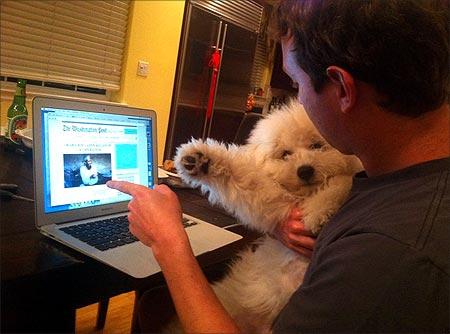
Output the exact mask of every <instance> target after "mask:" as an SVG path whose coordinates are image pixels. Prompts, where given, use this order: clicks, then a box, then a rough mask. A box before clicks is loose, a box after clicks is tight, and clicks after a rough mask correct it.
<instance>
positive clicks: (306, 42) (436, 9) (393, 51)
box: [274, 0, 450, 116]
mask: <svg viewBox="0 0 450 334" xmlns="http://www.w3.org/2000/svg"><path fill="white" fill-rule="evenodd" d="M448 12H449V2H448V0H337V1H336V0H281V2H280V4H279V5H278V7H277V9H276V10H275V11H274V21H275V24H274V27H275V31H276V33H277V37H282V36H286V35H287V34H289V33H290V34H292V36H293V37H294V43H295V53H296V59H297V62H298V65H299V66H300V67H301V68H302V69H303V70H304V71H305V72H306V74H308V76H309V77H310V78H311V81H312V84H313V86H314V88H315V90H316V91H317V92H319V91H320V90H321V89H322V87H323V85H324V84H325V83H326V82H327V81H328V77H327V75H326V69H327V67H328V66H330V65H336V66H340V67H342V68H344V69H345V70H347V71H348V72H350V73H351V74H352V75H353V76H354V77H355V78H356V79H358V80H361V81H364V82H367V83H369V84H371V85H373V86H374V88H375V89H376V90H377V91H378V92H379V93H380V94H381V95H382V96H384V97H385V98H384V99H383V101H380V105H381V106H383V107H385V108H388V109H389V110H391V111H393V112H397V113H401V114H404V115H409V116H418V115H420V114H422V113H424V112H426V111H428V110H434V109H436V108H437V107H439V106H441V105H442V104H443V103H445V102H446V101H447V102H448V96H449V30H450V29H449V23H448V22H449V21H448V20H449V13H448Z"/></svg>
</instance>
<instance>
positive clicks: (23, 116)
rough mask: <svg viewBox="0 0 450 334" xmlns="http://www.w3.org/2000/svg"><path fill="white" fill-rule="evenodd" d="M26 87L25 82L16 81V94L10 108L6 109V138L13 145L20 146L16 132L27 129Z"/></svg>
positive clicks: (21, 80)
mask: <svg viewBox="0 0 450 334" xmlns="http://www.w3.org/2000/svg"><path fill="white" fill-rule="evenodd" d="M26 85H27V81H26V80H24V79H19V80H17V87H16V94H15V95H14V100H13V102H12V104H11V106H10V107H9V108H8V114H7V119H8V128H7V130H6V138H9V139H10V140H11V141H12V142H13V143H15V144H20V138H18V136H17V134H16V130H17V129H25V128H26V127H27V117H28V111H27V106H26V105H25V98H26V90H25V87H26Z"/></svg>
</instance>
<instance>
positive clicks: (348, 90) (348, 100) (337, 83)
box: [327, 66, 356, 113]
mask: <svg viewBox="0 0 450 334" xmlns="http://www.w3.org/2000/svg"><path fill="white" fill-rule="evenodd" d="M327 76H328V78H330V81H331V83H332V84H333V85H334V87H335V89H336V95H337V99H338V101H339V106H340V107H341V111H342V112H344V113H347V112H349V111H350V110H351V109H352V108H353V106H354V105H355V102H356V86H355V81H354V79H353V76H352V75H351V74H350V73H349V72H347V71H346V70H344V69H343V68H341V67H338V66H329V67H328V68H327Z"/></svg>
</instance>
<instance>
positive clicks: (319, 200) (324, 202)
mask: <svg viewBox="0 0 450 334" xmlns="http://www.w3.org/2000/svg"><path fill="white" fill-rule="evenodd" d="M351 187H352V177H351V176H335V177H332V178H331V179H329V180H328V184H327V186H326V187H325V189H323V190H321V191H319V192H317V193H316V194H314V195H313V196H311V197H307V198H305V200H304V202H303V203H302V205H301V208H300V209H301V211H302V214H303V217H302V219H303V221H304V223H305V226H306V227H307V228H308V229H309V230H311V231H312V232H313V233H314V234H317V233H319V231H320V229H321V228H322V226H323V225H324V224H325V223H326V222H327V221H328V220H329V219H330V217H331V216H332V215H333V214H335V213H336V212H337V210H338V209H339V208H340V207H341V206H342V204H343V203H344V201H345V200H346V198H347V196H348V194H349V192H350V189H351Z"/></svg>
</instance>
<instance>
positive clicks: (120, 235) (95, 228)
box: [61, 216, 197, 251]
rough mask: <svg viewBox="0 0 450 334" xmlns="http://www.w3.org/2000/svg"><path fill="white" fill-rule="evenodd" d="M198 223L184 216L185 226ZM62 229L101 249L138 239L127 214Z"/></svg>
mask: <svg viewBox="0 0 450 334" xmlns="http://www.w3.org/2000/svg"><path fill="white" fill-rule="evenodd" d="M196 224H197V223H196V222H194V221H192V220H189V219H187V218H184V217H183V226H184V227H185V228H186V227H189V226H193V225H196ZM61 231H63V232H65V233H67V234H69V235H70V236H72V237H74V238H77V239H79V240H81V241H83V242H85V243H87V244H88V245H90V246H93V247H95V248H97V249H98V250H101V251H105V250H108V249H111V248H115V247H119V246H123V245H126V244H130V243H133V242H135V241H137V240H138V239H137V238H136V237H135V236H134V235H132V234H131V233H130V231H129V229H128V218H127V216H120V217H115V218H108V219H104V220H100V221H96V222H92V223H87V224H81V225H73V226H68V227H63V228H61Z"/></svg>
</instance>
